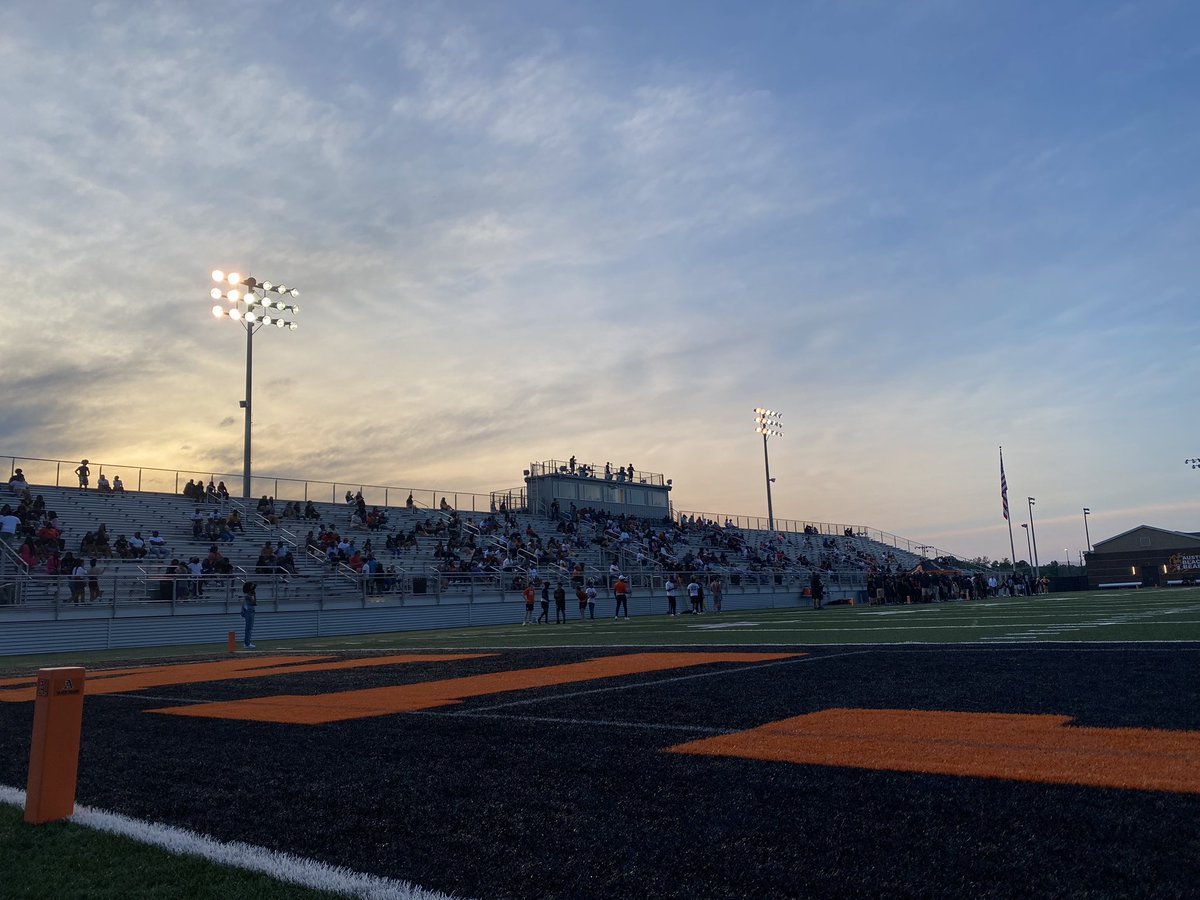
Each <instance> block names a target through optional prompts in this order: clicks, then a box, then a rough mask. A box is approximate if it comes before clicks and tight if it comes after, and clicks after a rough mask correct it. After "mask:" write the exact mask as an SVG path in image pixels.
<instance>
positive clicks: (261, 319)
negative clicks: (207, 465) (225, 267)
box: [209, 269, 300, 500]
mask: <svg viewBox="0 0 1200 900" xmlns="http://www.w3.org/2000/svg"><path fill="white" fill-rule="evenodd" d="M212 279H213V281H215V282H217V283H218V284H221V285H228V288H225V287H215V288H213V289H212V290H211V291H209V296H210V297H212V298H213V299H214V300H216V301H218V302H217V304H216V306H214V307H213V308H212V314H213V315H214V316H216V317H217V318H218V319H221V318H230V319H233V321H235V322H240V323H241V324H242V327H243V328H245V329H246V399H245V400H243V401H242V402H241V406H242V408H243V409H245V410H246V433H245V438H244V441H243V445H242V454H243V455H242V496H243V497H244V498H245V499H247V500H249V499H250V409H251V404H250V401H251V396H252V394H253V388H254V332H256V331H258V329H260V328H262V327H263V326H264V325H274V326H275V327H276V328H286V329H288V330H290V331H295V330H296V323H295V322H294V321H291V320H285V319H284V318H283V317H282V315H281V314H282V313H290V314H292V315H293V316H294V315H296V314H297V313H299V312H300V309H299V308H298V307H297V306H296V305H295V304H294V303H292V302H291V301H292V300H293V299H295V298H296V297H299V296H300V292H299V291H298V290H296V289H295V288H294V287H288V286H287V285H283V284H272V283H271V282H269V281H258V280H257V279H256V278H254V277H253V276H251V275H247V276H246V277H245V278H243V277H242V276H241V275H240V274H238V273H237V272H229V273H228V274H226V273H225V272H222V271H221V270H220V269H213V273H212ZM284 298H287V299H286V300H285V299H284ZM222 303H227V304H229V306H228V308H227V307H225V306H222V305H221V304H222Z"/></svg>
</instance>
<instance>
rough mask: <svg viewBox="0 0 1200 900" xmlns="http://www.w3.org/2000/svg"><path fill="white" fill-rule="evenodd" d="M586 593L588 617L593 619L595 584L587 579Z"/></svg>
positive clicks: (594, 614)
mask: <svg viewBox="0 0 1200 900" xmlns="http://www.w3.org/2000/svg"><path fill="white" fill-rule="evenodd" d="M586 593H587V610H588V618H589V619H595V618H596V585H594V584H592V583H591V582H590V581H589V582H588V586H587V591H586Z"/></svg>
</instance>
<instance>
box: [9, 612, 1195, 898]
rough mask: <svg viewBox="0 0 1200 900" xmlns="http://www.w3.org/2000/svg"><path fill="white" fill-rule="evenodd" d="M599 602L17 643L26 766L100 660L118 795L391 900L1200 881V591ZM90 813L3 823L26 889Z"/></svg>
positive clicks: (254, 892) (352, 889)
mask: <svg viewBox="0 0 1200 900" xmlns="http://www.w3.org/2000/svg"><path fill="white" fill-rule="evenodd" d="M571 612H572V615H573V616H574V617H573V618H572V619H571V620H570V621H569V622H568V623H567V624H565V625H554V624H550V625H541V626H521V625H520V624H519V623H520V613H519V611H518V610H517V606H516V605H515V604H514V623H515V624H513V625H509V626H499V627H491V628H479V629H463V630H454V631H438V632H410V633H405V634H393V635H366V636H353V637H345V638H321V639H313V640H305V641H297V640H287V641H279V642H272V641H271V640H270V639H269V637H270V635H269V621H270V620H269V617H261V618H260V622H259V630H260V631H261V635H262V639H261V640H260V641H259V648H260V649H259V651H257V652H252V653H238V654H229V653H227V652H220V647H221V645H222V644H223V640H222V638H223V636H221V635H217V636H214V638H215V640H214V645H213V646H212V647H207V648H199V647H193V648H184V649H182V650H179V651H174V650H172V651H170V652H169V653H168V651H165V650H159V651H156V652H155V653H152V654H147V653H145V652H140V653H137V654H133V653H129V652H125V653H113V652H109V653H102V654H88V655H86V656H78V657H70V658H68V657H63V656H58V657H54V658H43V659H33V658H22V659H10V660H7V661H6V662H5V664H4V670H3V672H2V673H0V785H7V786H9V787H10V788H23V787H24V785H25V779H26V763H27V760H28V741H29V731H30V725H31V720H32V708H33V704H32V702H31V701H32V695H33V682H32V678H31V675H32V674H33V673H34V672H36V669H37V668H38V667H39V666H40V665H63V664H83V665H86V666H87V669H88V676H87V700H86V703H85V720H84V735H83V749H82V758H81V764H80V776H79V802H80V803H81V804H84V805H86V806H87V807H88V808H89V811H92V810H99V811H104V812H110V813H115V814H119V815H121V816H124V817H127V818H128V819H129V820H132V821H135V822H138V823H143V824H145V827H146V828H148V829H150V830H153V829H157V828H160V827H162V826H170V827H174V828H179V829H187V830H188V831H189V832H193V833H195V834H196V835H198V836H200V837H201V838H203V839H204V840H206V841H209V842H211V843H212V844H214V845H219V846H221V847H233V846H236V847H241V846H242V845H249V846H251V847H253V848H262V849H263V850H264V851H269V852H271V853H279V854H287V859H288V860H292V861H299V863H298V864H309V863H312V864H328V865H330V866H336V867H339V869H340V871H341V872H342V873H344V875H345V879H346V880H345V881H343V882H340V883H337V882H331V883H330V884H328V885H326V886H327V887H332V888H334V889H337V890H343V891H345V892H348V893H357V894H358V895H361V896H403V894H402V893H400V891H401V888H400V887H398V883H399V882H400V881H406V882H411V883H413V884H415V885H418V886H420V887H421V888H423V889H427V890H428V891H430V892H434V895H438V894H440V895H453V896H459V897H597V898H599V897H615V896H630V897H680V898H683V897H688V898H695V897H746V898H751V897H753V898H761V897H831V896H832V897H837V896H883V895H886V896H914V897H915V896H921V897H930V896H944V897H962V896H971V897H977V896H994V897H1012V896H1068V895H1069V896H1097V897H1100V896H1114V897H1115V896H1121V897H1128V896H1146V897H1151V896H1153V897H1188V896H1193V897H1194V896H1196V885H1197V884H1200V862H1198V860H1200V828H1198V827H1197V824H1196V823H1197V822H1200V686H1198V679H1197V676H1198V675H1200V590H1196V589H1174V590H1162V591H1134V592H1119V593H1108V592H1103V593H1085V594H1078V595H1052V596H1047V597H1041V598H1029V599H996V600H992V601H984V602H976V603H949V604H935V605H928V606H901V607H895V606H891V607H862V606H857V607H848V606H839V607H831V608H827V609H824V610H820V611H813V610H810V609H805V608H796V609H790V610H772V611H744V610H743V611H726V612H724V613H721V614H719V615H715V614H711V613H710V614H708V615H704V616H697V617H693V616H680V617H677V618H668V617H665V616H662V617H641V618H638V619H634V620H630V621H624V620H621V621H614V620H613V619H611V618H605V617H600V618H597V620H595V621H594V622H592V621H588V622H580V621H578V618H577V614H575V611H574V610H572V611H571ZM10 793H11V792H10ZM84 818H86V816H85V817H84ZM63 827H64V826H50V827H46V826H43V829H45V830H44V832H39V830H38V829H29V828H25V827H15V828H10V829H9V830H0V835H4V836H5V837H4V839H3V840H4V842H5V843H6V844H8V845H9V846H7V847H6V846H4V845H3V844H0V851H3V852H2V853H0V859H4V860H7V861H6V862H0V878H2V879H3V881H2V882H0V883H3V884H6V885H8V886H10V887H11V888H12V889H13V890H14V891H16V893H14V894H13V896H22V897H25V896H27V897H40V896H61V895H62V892H61V889H55V890H49V891H48V890H46V889H45V884H44V883H43V881H45V882H46V883H48V879H50V878H52V877H54V876H52V875H51V874H50V871H51V870H52V869H53V867H54V865H55V861H54V859H53V858H47V859H46V860H45V868H41V867H39V866H38V865H37V860H36V857H37V856H38V855H39V853H40V852H42V851H40V850H39V847H41V846H42V838H41V837H38V836H36V835H31V832H38V833H39V834H40V833H44V834H46V835H48V836H53V835H55V834H56V833H57V832H56V831H55V829H58V830H61V829H62V828H63ZM79 830H80V831H81V832H83V831H84V829H83V828H80V829H79ZM79 840H86V837H81V838H80V839H79ZM45 841H46V851H45V852H46V855H47V857H50V855H51V854H50V850H49V843H48V842H49V841H50V837H47V838H46V839H45ZM18 845H19V846H20V848H21V855H22V857H23V858H22V861H21V862H20V863H19V868H18V864H17V863H16V862H15V861H14V860H13V853H11V852H10V851H11V850H12V849H13V848H14V847H16V846H18ZM140 852H141V850H140V849H134V845H132V844H129V845H127V847H126V849H119V850H106V851H105V853H104V856H105V857H106V858H110V859H111V858H112V857H113V854H114V853H115V854H116V858H118V859H119V858H120V855H121V854H122V853H129V854H131V855H133V854H136V853H140ZM31 856H32V857H34V860H33V861H32V862H31V860H30V858H29V857H31ZM170 859H172V858H168V862H166V863H165V864H164V865H165V866H166V868H165V869H163V870H161V871H164V872H165V873H166V874H156V875H154V876H153V877H150V876H147V883H146V884H145V885H142V884H141V883H140V882H138V881H137V879H136V875H135V876H134V880H133V881H132V882H129V881H127V882H125V883H124V884H125V886H124V887H123V888H122V895H124V896H137V895H139V893H141V891H142V888H143V887H144V888H145V891H144V895H145V896H157V894H155V893H154V890H156V889H157V888H156V887H155V885H158V886H159V887H161V883H162V882H164V880H165V881H166V882H168V883H169V882H170V879H171V878H173V877H175V876H173V875H172V874H171V873H172V872H173V871H177V870H174V869H172V866H173V865H178V866H180V867H182V866H184V865H187V864H189V863H187V862H186V861H185V860H182V859H181V860H179V861H178V862H177V863H172V862H170ZM226 861H227V862H230V863H232V864H235V865H236V864H238V863H237V859H236V858H234V857H230V858H229V859H228V860H226ZM129 868H130V867H126V869H127V870H129ZM135 871H136V870H135ZM155 871H159V870H157V869H156V870H155ZM95 877H96V878H97V879H99V880H103V878H105V877H110V876H107V875H103V874H101V875H96V876H95ZM125 877H128V871H127V872H126V873H125ZM197 877H198V876H196V875H194V874H193V875H187V876H185V875H182V874H179V875H178V878H179V879H181V880H182V879H185V878H186V879H190V882H191V883H194V882H195V881H196V880H197ZM208 877H215V876H199V878H200V880H203V879H205V878H208ZM282 877H283V878H285V879H286V878H289V877H290V876H289V875H288V874H287V873H286V872H284V873H282ZM355 878H358V880H357V881H356V880H355ZM298 880H300V881H301V883H306V884H311V883H314V882H312V881H304V880H303V879H298ZM150 882H153V884H151V883H150ZM270 890H271V888H269V887H264V886H263V885H262V884H261V883H259V882H254V883H253V885H252V886H250V885H248V886H246V887H231V886H229V885H228V884H225V883H222V887H221V889H220V896H253V897H258V896H275V895H274V894H271V893H270V892H269V891H270ZM195 895H196V896H210V894H203V893H201V894H195ZM6 896H7V895H6ZM80 896H87V894H80ZM176 896H178V894H177V895H176Z"/></svg>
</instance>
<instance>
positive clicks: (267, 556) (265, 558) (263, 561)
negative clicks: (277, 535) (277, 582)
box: [254, 541, 275, 575]
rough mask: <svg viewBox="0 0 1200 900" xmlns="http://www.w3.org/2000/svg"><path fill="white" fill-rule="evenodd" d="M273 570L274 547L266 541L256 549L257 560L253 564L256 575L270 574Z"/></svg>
mask: <svg viewBox="0 0 1200 900" xmlns="http://www.w3.org/2000/svg"><path fill="white" fill-rule="evenodd" d="M274 571H275V548H273V547H272V546H271V542H270V541H267V542H265V543H264V544H263V545H262V548H261V549H260V550H259V551H258V561H257V562H256V563H255V564H254V573H255V574H256V575H270V574H271V573H272V572H274Z"/></svg>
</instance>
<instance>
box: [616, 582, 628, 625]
mask: <svg viewBox="0 0 1200 900" xmlns="http://www.w3.org/2000/svg"><path fill="white" fill-rule="evenodd" d="M613 594H615V595H616V598H617V608H616V610H614V614H613V618H614V619H619V618H620V617H621V610H622V609H624V610H625V618H626V619H628V618H629V583H628V582H627V581H625V576H624V575H618V576H617V583H616V584H614V585H613Z"/></svg>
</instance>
